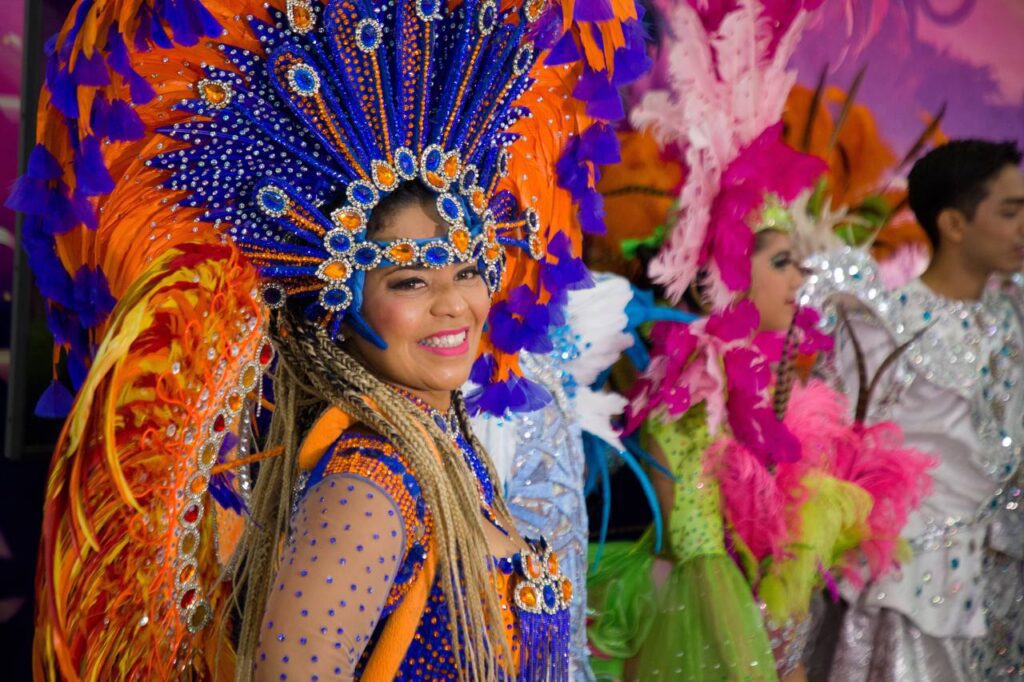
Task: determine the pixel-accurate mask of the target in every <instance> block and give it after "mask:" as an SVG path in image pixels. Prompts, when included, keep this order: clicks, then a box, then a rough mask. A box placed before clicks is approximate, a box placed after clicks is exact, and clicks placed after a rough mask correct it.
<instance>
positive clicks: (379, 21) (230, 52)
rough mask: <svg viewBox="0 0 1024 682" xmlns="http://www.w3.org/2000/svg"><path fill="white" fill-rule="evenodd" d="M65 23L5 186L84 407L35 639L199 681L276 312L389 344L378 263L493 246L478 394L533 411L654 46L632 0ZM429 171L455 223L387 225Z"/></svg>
mask: <svg viewBox="0 0 1024 682" xmlns="http://www.w3.org/2000/svg"><path fill="white" fill-rule="evenodd" d="M51 45H52V54H51V57H50V62H49V64H48V67H47V79H46V87H45V88H44V91H43V94H42V97H41V100H40V112H39V127H38V144H37V146H36V148H35V150H34V151H33V153H32V156H31V159H30V163H29V167H28V169H27V173H26V175H25V177H24V178H23V179H22V180H21V182H20V183H19V185H18V187H17V188H16V190H15V193H14V195H13V196H12V199H11V202H10V204H11V205H12V206H13V207H15V208H17V209H18V210H21V211H22V212H23V213H25V214H26V218H27V220H26V223H25V230H24V245H25V248H26V251H27V252H28V256H29V262H30V265H31V267H32V269H33V270H34V271H35V272H36V273H37V282H38V284H39V286H40V289H41V290H42V292H43V294H44V295H45V296H46V297H47V299H48V300H49V304H50V305H49V314H50V322H51V328H52V329H53V330H54V335H55V338H56V341H57V347H58V349H59V351H60V353H61V354H63V355H64V356H66V358H67V367H68V370H69V375H70V378H71V380H72V382H73V383H74V384H75V387H76V388H77V389H79V391H78V395H77V397H76V398H75V399H74V402H73V404H72V403H71V398H70V396H69V395H68V393H67V391H66V390H64V389H62V388H61V384H60V382H58V381H56V380H55V382H54V384H53V385H52V386H51V388H50V390H48V391H47V394H46V395H45V396H44V400H43V401H42V403H41V406H42V407H43V408H44V411H45V412H49V413H50V414H58V413H66V412H68V411H70V416H69V417H68V419H67V421H66V423H65V427H64V432H63V435H62V437H61V440H60V443H59V445H58V449H57V452H56V454H55V458H54V462H53V465H52V470H51V475H50V486H49V489H48V496H47V501H46V522H45V533H44V539H43V548H42V555H41V560H40V565H41V573H40V576H41V577H40V605H41V606H40V622H39V636H38V638H37V643H38V652H37V661H40V662H43V663H42V664H43V665H45V666H50V667H49V670H50V672H51V673H54V671H56V670H59V671H60V672H59V674H60V675H61V676H63V677H67V678H76V677H77V676H83V677H87V678H90V679H105V678H108V677H118V678H120V677H133V678H137V679H164V678H170V677H176V676H178V672H177V671H178V670H179V668H180V667H181V666H182V665H184V666H185V667H191V668H192V669H193V670H194V671H197V672H196V674H197V675H198V676H200V677H202V676H204V675H205V674H206V673H207V672H209V667H210V666H209V665H208V664H209V663H210V662H211V661H212V660H213V657H214V655H215V654H216V652H217V651H218V649H219V647H220V646H221V642H220V640H219V639H218V637H217V633H216V628H210V627H207V625H208V623H209V621H210V619H211V616H213V614H216V613H219V610H218V609H217V608H216V606H217V603H218V600H220V599H222V597H223V595H222V591H221V588H219V587H217V580H216V577H217V575H218V567H217V561H216V553H217V551H218V541H217V539H216V537H219V538H220V540H221V541H227V542H228V543H229V539H230V535H231V533H232V532H235V531H233V525H237V524H233V523H232V522H231V519H232V518H234V519H237V517H233V516H232V515H228V516H226V517H223V518H218V533H217V534H215V533H214V532H213V530H214V517H215V516H216V515H215V514H211V513H209V510H210V509H211V507H212V503H213V501H214V500H215V499H221V493H222V492H223V491H224V490H225V489H227V488H231V487H237V484H238V477H236V475H235V471H236V467H237V466H238V465H239V464H240V463H244V462H247V461H250V460H251V459H252V458H253V457H254V455H253V454H252V453H251V452H250V450H249V449H248V448H249V447H250V445H251V443H250V442H249V441H248V440H247V438H246V437H245V434H246V433H247V432H248V431H249V423H250V420H251V418H252V413H253V412H254V410H256V409H258V407H259V406H260V405H261V404H262V403H263V399H262V397H261V395H260V386H261V385H262V382H261V380H260V377H261V375H262V373H263V372H264V371H265V369H266V368H267V367H268V365H269V363H270V362H271V359H272V348H271V346H270V344H269V342H268V340H267V337H266V332H265V330H266V325H267V320H268V317H269V309H271V308H273V307H274V306H278V305H281V304H283V303H284V302H285V301H288V302H289V305H293V304H294V305H296V306H298V307H299V308H300V309H301V310H303V311H304V312H305V314H306V315H307V317H308V318H309V319H310V320H312V321H315V322H317V323H319V324H320V325H322V327H323V328H324V329H325V330H326V331H327V332H328V333H330V334H337V333H338V331H339V329H340V326H341V325H342V324H347V325H349V326H350V327H352V328H353V329H355V330H356V331H357V332H358V333H360V334H362V335H364V336H365V337H366V338H368V339H370V340H373V341H376V342H378V343H380V342H381V341H380V339H379V337H378V336H377V334H376V333H375V332H374V330H373V329H372V328H370V327H369V325H368V324H366V322H365V320H364V319H363V317H362V314H361V312H362V311H361V306H362V300H361V290H362V282H363V278H364V276H365V273H366V271H367V270H369V269H372V268H374V267H381V266H385V265H393V264H403V265H404V264H409V263H417V264H422V265H425V266H427V267H440V266H444V265H446V264H448V263H453V262H469V261H474V262H478V263H479V264H480V266H481V270H482V272H483V273H484V275H485V278H486V280H487V283H488V285H489V286H490V288H491V290H492V292H493V294H494V300H495V303H494V306H493V309H492V313H491V317H490V320H489V325H488V326H489V332H488V336H487V338H486V339H485V341H484V348H483V350H482V353H481V357H480V358H479V359H478V363H477V366H476V368H475V370H474V377H473V378H474V380H475V381H476V383H478V384H482V385H483V388H482V391H481V392H480V394H479V395H478V396H476V398H477V405H478V406H480V407H482V408H484V409H488V410H490V411H495V412H502V411H504V410H506V409H517V408H524V407H532V406H534V405H536V403H537V402H538V400H539V399H540V396H539V395H538V390H539V389H535V388H533V387H532V386H531V385H530V384H528V382H526V381H525V380H523V379H522V378H521V376H520V372H519V370H518V364H517V355H518V352H519V351H520V350H522V349H524V348H525V349H527V350H543V348H544V346H545V344H549V343H550V341H548V339H547V335H548V329H549V327H551V326H552V325H557V324H559V323H560V322H561V320H560V318H559V312H558V311H559V308H560V305H561V303H562V302H563V301H564V298H565V292H566V291H567V290H568V289H571V288H573V287H579V286H583V285H585V282H586V280H587V277H586V271H585V269H584V268H583V266H582V263H581V262H580V260H579V257H578V254H579V249H580V241H581V235H580V233H579V229H577V228H578V221H577V218H576V212H577V206H579V205H581V204H583V205H584V206H585V208H586V209H587V216H588V222H591V223H594V222H595V217H596V216H597V215H598V214H599V211H598V210H597V207H596V204H595V198H596V197H597V193H596V191H595V190H594V178H595V169H594V163H595V162H596V161H598V160H602V159H605V158H607V157H608V156H609V153H608V150H607V146H606V144H605V142H608V143H611V144H614V136H613V135H611V134H610V131H609V129H608V128H607V126H605V125H604V124H603V123H602V122H601V118H602V117H608V116H610V115H614V114H616V113H618V111H617V109H620V108H619V107H618V106H617V95H616V94H615V86H616V85H618V84H620V83H622V82H623V81H625V80H628V79H629V78H630V77H635V76H636V75H638V73H639V71H640V70H642V67H643V66H644V65H645V63H646V58H645V57H644V55H643V45H642V29H641V27H640V25H639V21H638V11H637V8H636V6H635V5H634V4H633V2H632V1H631V0H615V1H614V2H612V3H610V4H609V3H604V2H576V3H573V2H571V1H570V2H566V3H563V4H561V5H548V4H547V3H546V2H545V1H544V0H528V1H527V2H512V1H509V0H504V1H502V2H496V1H495V0H462V1H461V2H460V1H452V2H447V3H446V2H441V1H440V0H389V1H384V0H270V1H269V2H265V1H264V0H231V1H229V0H172V1H167V2H164V1H163V0H78V2H77V4H76V5H75V8H74V9H73V10H72V13H71V16H70V18H69V20H68V22H67V24H66V26H65V27H64V29H63V30H62V31H61V33H60V34H59V35H58V36H57V38H56V40H55V41H54V42H53V43H52V44H51ZM612 155H614V154H612ZM412 179H416V180H418V181H419V182H421V183H422V184H423V185H425V186H426V187H427V188H429V189H430V190H432V191H433V192H434V193H435V195H436V206H437V210H438V213H439V214H440V215H441V217H442V218H443V219H444V220H445V222H447V224H448V226H449V229H448V231H447V234H446V235H444V236H443V237H438V238H433V239H426V240H416V241H412V240H410V241H400V242H387V243H381V242H376V241H374V240H372V239H371V238H369V236H368V235H367V232H366V221H367V218H368V216H369V213H370V212H371V211H372V210H373V208H374V206H375V205H376V204H377V203H378V202H379V201H381V200H382V199H383V198H384V197H385V196H387V194H388V193H389V192H391V191H393V190H394V189H395V188H396V187H397V186H398V185H399V184H400V183H402V182H403V181H405V180H412ZM597 222H599V221H597ZM225 497H230V496H225ZM215 536H216V537H215ZM100 621H103V622H106V623H108V624H107V625H106V626H105V628H104V634H103V635H102V636H97V635H96V634H95V628H94V627H93V624H94V623H96V622H100ZM115 670H116V671H117V672H116V673H115V672H113V671H115ZM54 674H56V673H54Z"/></svg>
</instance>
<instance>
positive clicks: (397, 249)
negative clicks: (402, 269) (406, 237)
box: [388, 243, 416, 263]
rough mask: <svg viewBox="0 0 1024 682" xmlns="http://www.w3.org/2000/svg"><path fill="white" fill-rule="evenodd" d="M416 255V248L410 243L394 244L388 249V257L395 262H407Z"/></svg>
mask: <svg viewBox="0 0 1024 682" xmlns="http://www.w3.org/2000/svg"><path fill="white" fill-rule="evenodd" d="M415 256H416V250H415V249H413V247H412V244H405V243H402V244H395V245H394V246H392V247H391V248H389V249H388V258H390V259H391V260H392V261H394V262H395V263H408V262H409V261H411V260H412V259H413V258H414V257H415Z"/></svg>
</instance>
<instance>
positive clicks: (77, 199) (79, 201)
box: [71, 192, 100, 230]
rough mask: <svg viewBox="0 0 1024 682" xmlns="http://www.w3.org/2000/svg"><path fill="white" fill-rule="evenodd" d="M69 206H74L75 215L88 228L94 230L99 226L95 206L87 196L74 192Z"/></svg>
mask: <svg viewBox="0 0 1024 682" xmlns="http://www.w3.org/2000/svg"><path fill="white" fill-rule="evenodd" d="M71 206H72V207H73V208H74V211H75V217H76V218H77V219H78V220H79V222H81V223H82V224H84V225H85V226H86V227H87V228H89V229H90V230H96V229H98V228H99V226H100V221H99V216H97V215H96V208H95V207H94V206H93V205H92V201H91V200H90V198H89V197H87V196H86V195H84V194H82V193H81V192H75V193H74V194H73V195H72V196H71Z"/></svg>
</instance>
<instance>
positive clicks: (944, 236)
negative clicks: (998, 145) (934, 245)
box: [921, 166, 1024, 300]
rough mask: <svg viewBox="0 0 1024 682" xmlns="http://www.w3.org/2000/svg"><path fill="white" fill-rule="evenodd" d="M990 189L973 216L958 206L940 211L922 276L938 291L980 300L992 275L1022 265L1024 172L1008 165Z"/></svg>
mask: <svg viewBox="0 0 1024 682" xmlns="http://www.w3.org/2000/svg"><path fill="white" fill-rule="evenodd" d="M988 190H989V192H988V196H987V197H985V199H984V200H982V202H981V203H980V204H978V208H977V209H976V210H975V212H974V216H973V217H972V218H968V216H967V215H965V214H964V213H963V212H962V211H959V210H957V209H955V208H947V209H945V210H944V211H942V212H941V213H940V214H939V216H938V219H937V221H936V222H937V223H938V227H939V248H938V249H937V250H936V252H935V255H934V256H933V257H932V261H931V263H930V264H929V266H928V269H927V270H926V271H925V273H924V274H923V275H922V276H921V281H923V282H924V283H925V285H927V286H928V288H929V289H931V290H932V291H934V292H935V293H936V294H939V295H940V296H944V297H946V298H949V299H954V300H976V299H978V298H980V297H981V295H982V293H983V292H984V290H985V285H986V283H987V282H988V280H989V278H990V277H991V276H992V275H994V274H1013V273H1015V272H1019V271H1020V270H1021V267H1022V266H1024V173H1021V170H1020V169H1019V168H1017V167H1016V166H1006V167H1005V168H1004V169H1003V170H1002V171H1000V172H999V173H998V174H997V175H996V176H995V177H993V178H992V179H991V180H990V181H989V183H988Z"/></svg>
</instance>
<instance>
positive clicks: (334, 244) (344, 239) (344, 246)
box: [328, 234, 352, 253]
mask: <svg viewBox="0 0 1024 682" xmlns="http://www.w3.org/2000/svg"><path fill="white" fill-rule="evenodd" d="M328 243H329V244H330V248H332V249H334V250H335V251H337V252H338V253H346V252H347V251H348V250H349V249H350V248H352V239H351V238H350V237H349V236H348V235H347V234H332V235H331V239H330V241H329V242H328Z"/></svg>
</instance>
